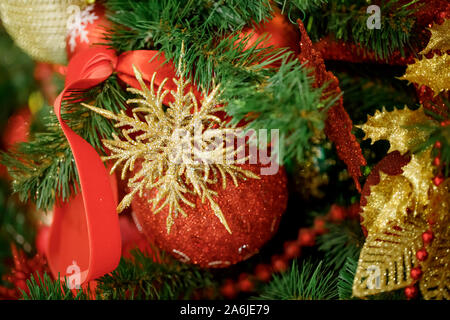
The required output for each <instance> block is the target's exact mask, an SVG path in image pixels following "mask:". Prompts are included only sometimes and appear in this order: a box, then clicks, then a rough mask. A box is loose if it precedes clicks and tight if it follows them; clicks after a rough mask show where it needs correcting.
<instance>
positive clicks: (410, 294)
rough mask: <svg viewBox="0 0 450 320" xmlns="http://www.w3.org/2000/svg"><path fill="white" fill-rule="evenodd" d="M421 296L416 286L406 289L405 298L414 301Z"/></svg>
mask: <svg viewBox="0 0 450 320" xmlns="http://www.w3.org/2000/svg"><path fill="white" fill-rule="evenodd" d="M418 294H419V290H418V289H417V287H416V286H415V285H412V286H409V287H406V288H405V296H406V298H407V299H408V300H409V299H414V298H415V297H417V295H418Z"/></svg>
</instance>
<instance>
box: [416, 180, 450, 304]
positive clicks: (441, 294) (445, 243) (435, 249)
mask: <svg viewBox="0 0 450 320" xmlns="http://www.w3.org/2000/svg"><path fill="white" fill-rule="evenodd" d="M449 195H450V179H449V178H448V179H446V180H445V181H444V182H443V183H441V184H440V185H439V187H436V186H433V190H432V192H431V199H432V201H431V203H430V206H429V208H428V210H427V211H428V216H429V218H430V219H431V220H433V221H434V225H433V232H434V234H435V239H434V240H433V242H432V243H431V246H430V247H429V248H427V251H428V252H429V256H430V257H429V258H428V259H427V260H425V261H424V262H423V265H422V268H423V270H425V272H424V275H423V278H422V279H421V281H420V291H421V292H422V295H423V296H424V298H425V299H427V300H432V299H433V300H434V299H438V300H442V299H446V300H450V196H449Z"/></svg>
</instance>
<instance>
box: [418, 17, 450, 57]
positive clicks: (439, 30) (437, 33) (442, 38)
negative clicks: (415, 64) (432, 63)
mask: <svg viewBox="0 0 450 320" xmlns="http://www.w3.org/2000/svg"><path fill="white" fill-rule="evenodd" d="M428 30H430V32H431V38H430V41H429V42H428V45H427V47H426V48H425V49H423V50H422V52H420V53H421V54H427V53H428V52H430V51H431V50H435V49H437V50H441V51H442V52H443V53H444V52H446V51H447V50H450V19H446V20H445V21H444V23H443V24H441V25H439V24H437V23H435V24H434V25H433V26H432V27H431V28H429V29H428Z"/></svg>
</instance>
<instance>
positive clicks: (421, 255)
mask: <svg viewBox="0 0 450 320" xmlns="http://www.w3.org/2000/svg"><path fill="white" fill-rule="evenodd" d="M416 258H417V260H419V261H425V260H427V258H428V252H427V250H425V249H420V250H419V251H417V252H416Z"/></svg>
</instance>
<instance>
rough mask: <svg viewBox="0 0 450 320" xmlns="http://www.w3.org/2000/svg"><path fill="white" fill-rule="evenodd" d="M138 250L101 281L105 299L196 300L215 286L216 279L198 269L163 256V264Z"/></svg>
mask: <svg viewBox="0 0 450 320" xmlns="http://www.w3.org/2000/svg"><path fill="white" fill-rule="evenodd" d="M154 259H155V257H153V256H150V255H147V254H144V253H142V252H140V251H138V250H135V251H132V259H123V258H122V260H121V261H120V264H119V266H118V267H117V268H116V269H115V270H114V271H113V272H112V273H111V274H108V275H106V276H103V277H102V278H100V279H99V280H98V287H97V291H98V292H100V295H101V299H114V300H116V299H131V300H135V299H145V300H173V299H192V296H193V294H194V293H195V291H196V290H198V289H204V288H207V287H212V286H213V282H212V276H211V275H210V274H209V273H208V272H207V271H203V270H199V269H197V268H196V267H195V266H192V265H188V264H185V263H181V262H178V261H175V260H173V259H169V258H168V256H166V255H165V254H161V255H160V259H161V261H164V262H163V263H158V262H155V261H154Z"/></svg>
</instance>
